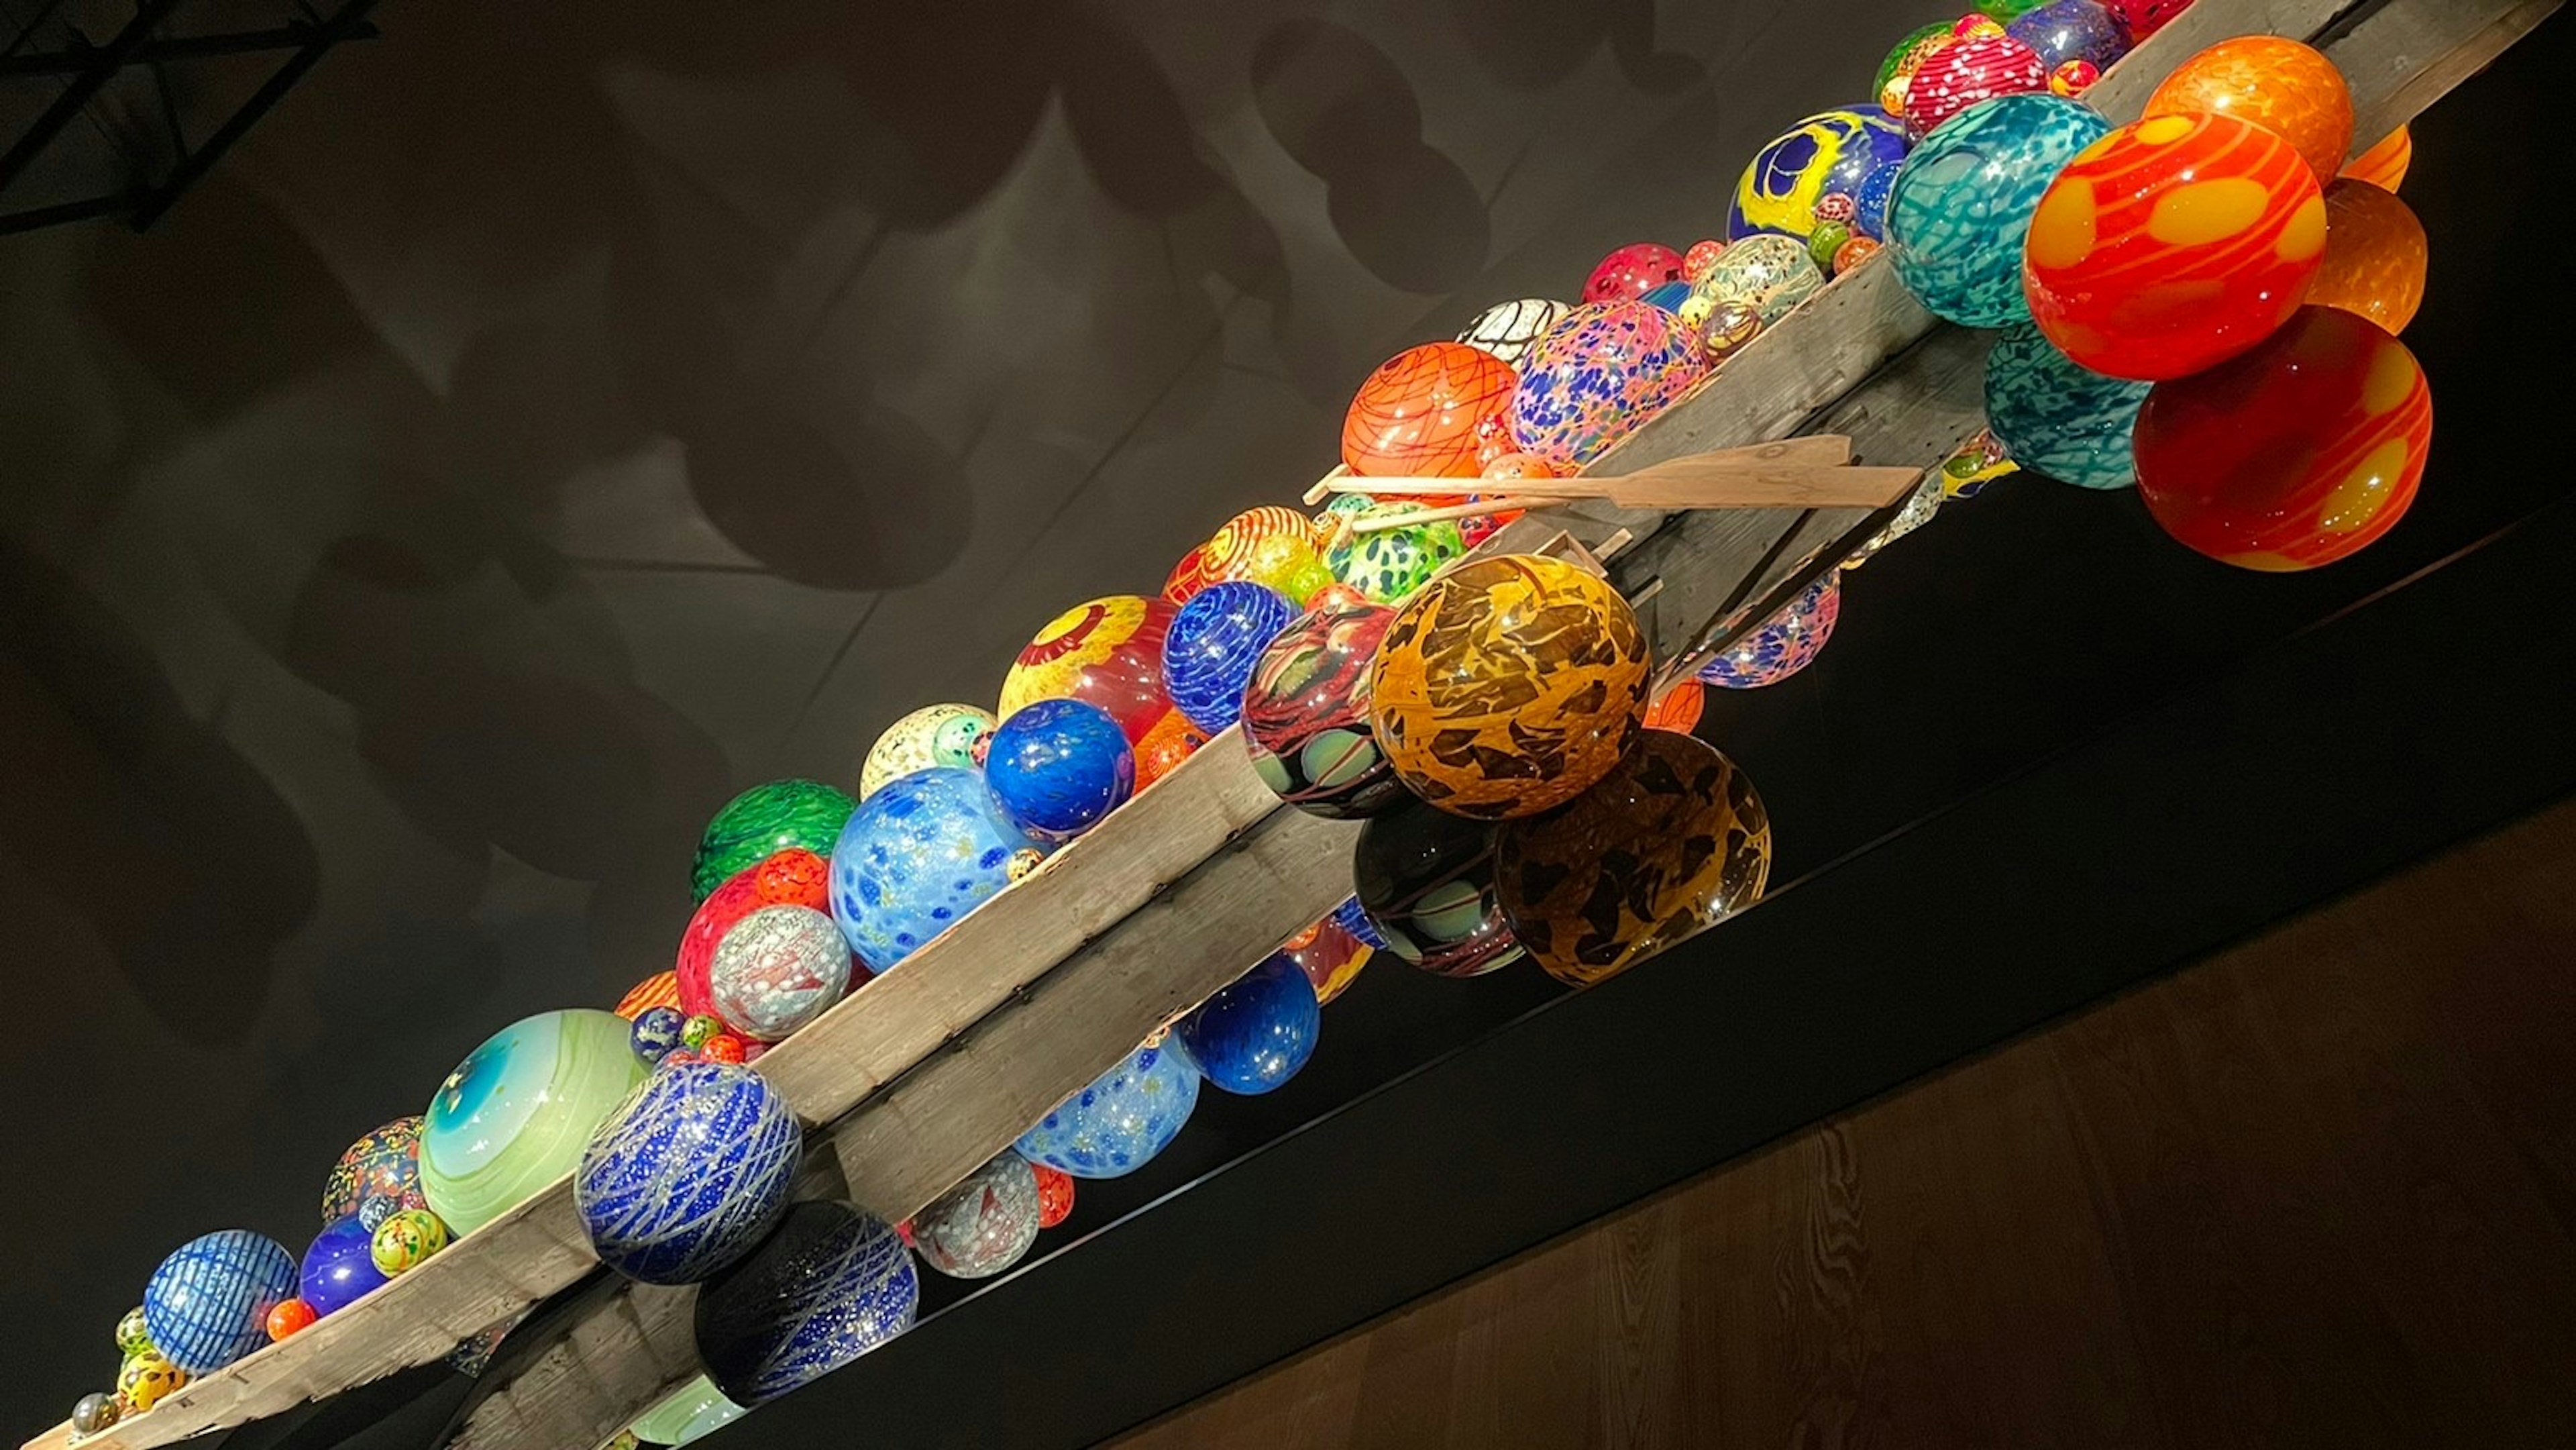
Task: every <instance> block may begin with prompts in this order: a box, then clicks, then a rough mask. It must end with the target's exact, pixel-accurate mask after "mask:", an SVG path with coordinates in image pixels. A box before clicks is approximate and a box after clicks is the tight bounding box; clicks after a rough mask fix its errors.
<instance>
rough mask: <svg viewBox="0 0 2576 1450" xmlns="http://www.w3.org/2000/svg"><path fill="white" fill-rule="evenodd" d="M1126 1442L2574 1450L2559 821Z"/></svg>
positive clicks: (2454, 859)
mask: <svg viewBox="0 0 2576 1450" xmlns="http://www.w3.org/2000/svg"><path fill="white" fill-rule="evenodd" d="M2356 784H2357V788H2358V785H2359V783H2356ZM1975 969H1976V968H1975V964H1974V963H1970V962H1963V963H1958V964H1956V965H1955V966H1954V967H1952V968H1951V970H1955V971H1959V972H1972V971H1974V970H1975ZM1531 1171H1532V1172H1543V1171H1544V1166H1543V1165H1536V1164H1534V1165H1532V1166H1531ZM1498 1191H1501V1189H1500V1186H1498ZM1316 1271H1317V1272H1319V1273H1329V1272H1331V1266H1330V1265H1329V1264H1319V1265H1317V1266H1316ZM1119 1444H1120V1447H1121V1450H1181V1447H1191V1450H1234V1447H1243V1450H1250V1447H1256V1446H1257V1447H1261V1450H1341V1447H1370V1450H1375V1447H1389V1450H1393V1447H1405V1450H1427V1447H1460V1450H1466V1447H1476V1450H1496V1447H1519V1446H1529V1447H1542V1446H1543V1447H1550V1450H1556V1447H1572V1446H1622V1447H1626V1446H1639V1447H1645V1446H1675V1447H1736V1446H1787V1447H1801V1450H1837V1447H1855V1446H1902V1447H1908V1450H1916V1447H1948V1446H1959V1447H1970V1446H1973V1447H1980V1450H1990V1447H2019V1446H2080V1447H2087V1450H2113V1447H2129V1446H2140V1447H2147V1446H2153V1447H2176V1450H2181V1447H2191V1450H2210V1447H2225V1446H2240V1445H2242V1446H2282V1445H2321V1446H2323V1445H2331V1446H2338V1447H2354V1446H2410V1447H2412V1446H2435V1445H2463V1446H2466V1445H2475V1446H2479V1447H2482V1450H2485V1447H2499V1446H2576V802H2570V803H2562V804H2561V805H2559V806H2557V807H2555V808H2553V809H2551V810H2549V811H2547V812H2544V813H2542V814H2541V815H2538V816H2535V817H2532V818H2531V819H2529V820H2526V821H2524V822H2522V823H2520V824H2519V825H2516V826H2514V827H2511V828H2509V829H2507V830H2504V831H2502V832H2500V833H2498V834H2496V835H2494V836H2491V837H2489V838H2487V839H2484V840H2482V841H2479V842H2476V843H2474V844H2471V845H2469V846H2465V847H2462V848H2460V849H2458V850H2455V851H2453V852H2451V853H2450V854H2448V855H2446V856H2443V857H2441V858H2438V859H2436V860H2433V861H2430V862H2427V863H2424V864H2423V865H2420V866H2418V867H2416V868H2413V869H2411V870H2410V871H2408V872H2406V873H2405V874H2403V875H2400V876H2398V877H2395V878H2392V879H2390V880H2388V881H2385V882H2383V883H2381V884H2379V885H2377V886H2375V887H2373V888H2370V889H2368V890H2366V891H2364V892H2361V893H2359V894H2356V895H2354V896H2352V897H2349V898H2346V899H2344V900H2342V901H2340V902H2336V903H2333V904H2330V905H2328V906H2326V907H2323V908H2321V909H2319V910H2317V911H2314V912H2312V913H2310V914H2308V915H2307V916H2304V917H2301V918H2299V919H2297V920H2295V921H2293V922H2290V923H2287V924H2285V925H2284V926H2283V927H2281V928H2279V929H2276V930H2274V931H2272V932H2270V933H2268V934H2266V935H2265V936H2263V937H2261V938H2259V939H2257V940H2254V941H2251V942H2248V943H2246V944H2244V945H2242V946H2240V947H2238V948H2236V949H2234V950H2232V951H2229V952H2227V953H2225V954H2223V955H2221V956H2218V957H2216V958H2213V959H2212V960H2210V961H2208V962H2205V963H2202V964H2200V965H2198V966H2196V967H2193V968H2191V969H2189V970H2187V971H2185V972H2183V973H2181V974H2180V975H2178V976H2175V977H2172V978H2169V979H2166V980H2164V981H2162V982H2159V983H2157V984H2155V985H2153V986H2151V987H2148V988H2146V989H2143V990H2141V991H2139V992H2137V993H2135V994H2133V995H2130V996H2128V997H2125V998H2122V999H2120V1000H2117V1001H2114V1002H2111V1003H2109V1004H2107V1005H2105V1006H2102V1007H2100V1008H2098V1009H2096V1010H2094V1011H2091V1012H2089V1013H2086V1014H2085V1015H2083V1016H2081V1017H2079V1018H2076V1019H2073V1020H2070V1021H2067V1022H2064V1023H2061V1024H2059V1025H2058V1026H2056V1027H2054V1028H2052V1029H2049V1030H2047V1031H2044V1032H2042V1033H2039V1034H2037V1035H2034V1036H2032V1037H2030V1038H2027V1039H2024V1040H2022V1041H2020V1042H2017V1043H2014V1044H2012V1045H2010V1046H2008V1047H2006V1048H2003V1049H2001V1050H1998V1051H1996V1052H1994V1053H1992V1054H1990V1055H1988V1056H1986V1057H1984V1058H1981V1059H1978V1060H1976V1061H1973V1062H1970V1063H1966V1064H1963V1065H1961V1066H1959V1067H1957V1068H1955V1069H1953V1070H1951V1071H1949V1072H1947V1073H1945V1074H1943V1075H1941V1076H1940V1077H1938V1078H1935V1079H1931V1080H1928V1081H1925V1082H1922V1083H1919V1084H1916V1085H1915V1086H1913V1087H1911V1088H1909V1089H1906V1090H1904V1091H1902V1092H1900V1093H1897V1094H1896V1095H1894V1096H1892V1097H1889V1098H1887V1099H1884V1100H1882V1101H1880V1102H1877V1103H1874V1104H1871V1105H1870V1106H1868V1107H1866V1108H1864V1109H1861V1110H1859V1111H1857V1112H1854V1113H1852V1114H1850V1115H1848V1116H1846V1117H1843V1118H1840V1119H1837V1120H1835V1121H1833V1122H1830V1123H1827V1124H1824V1125H1822V1126H1820V1127H1818V1128H1817V1129H1815V1130H1814V1131H1812V1132H1809V1133H1806V1134H1804V1135H1802V1136H1800V1137H1798V1138H1796V1139H1794V1140H1791V1141H1787V1142H1783V1143H1781V1144H1779V1145H1777V1146H1775V1147H1774V1148H1772V1149H1770V1150H1769V1151H1766V1152H1764V1153H1761V1154H1759V1155H1756V1156H1754V1157H1752V1158H1750V1159H1747V1160H1744V1161H1740V1162H1738V1163H1735V1164H1733V1165H1730V1166H1729V1167H1726V1168H1724V1169H1720V1170H1718V1171H1716V1172H1714V1173H1711V1174H1709V1175H1707V1176H1705V1177H1703V1178H1700V1179H1698V1180H1695V1181H1693V1182H1691V1183H1689V1184H1687V1185H1684V1186H1682V1187H1681V1188H1678V1189H1676V1190H1674V1191H1672V1192H1670V1193H1668V1194H1665V1195H1663V1196H1661V1197H1660V1198H1658V1199H1655V1200H1653V1201H1651V1202H1648V1203H1645V1204H1641V1205H1639V1206H1638V1207H1636V1208H1634V1209H1631V1210H1629V1211H1627V1212H1624V1213H1622V1214H1620V1215H1617V1216H1615V1217H1613V1218H1610V1219H1607V1220H1604V1221H1602V1222H1600V1223H1596V1224H1594V1225H1592V1226H1590V1227H1588V1228H1586V1229H1583V1230H1580V1231H1578V1232H1576V1233H1574V1234H1571V1235H1568V1236H1567V1237H1566V1238H1564V1239H1561V1240H1559V1241H1558V1242H1556V1243H1554V1244H1551V1245H1548V1246H1546V1247H1544V1248H1541V1249H1539V1250H1536V1251H1534V1252H1532V1253H1531V1254H1528V1255H1526V1256H1524V1257H1523V1258H1521V1259H1518V1260H1515V1261H1514V1262H1512V1263H1510V1264H1507V1265H1504V1266H1502V1267H1500V1268H1498V1269H1496V1270H1494V1271H1492V1272H1490V1273H1487V1274H1485V1275H1483V1276H1481V1277H1480V1278H1478V1279H1476V1280H1474V1281H1472V1282H1469V1283H1467V1284H1464V1285H1461V1286H1458V1287H1456V1288H1453V1289H1451V1290H1449V1291H1446V1292H1444V1293H1442V1294H1439V1295H1436V1296H1434V1297H1432V1298H1430V1299H1427V1300H1424V1301H1422V1302H1421V1303H1418V1304H1416V1305H1414V1306H1412V1307H1410V1308H1408V1309H1405V1310H1403V1311H1400V1312H1398V1313H1397V1314H1394V1315H1392V1316H1390V1317H1388V1318H1387V1319H1384V1320H1381V1321H1379V1322H1377V1323H1375V1324H1372V1325H1369V1326H1367V1327H1365V1328H1363V1329H1361V1330H1358V1331H1355V1332H1353V1333H1352V1334H1349V1335H1347V1336H1344V1337H1343V1338H1342V1339H1339V1340H1337V1341H1334V1342H1333V1343H1331V1344H1328V1345H1325V1346H1322V1347H1320V1348H1318V1349H1316V1350H1314V1351H1312V1352H1310V1353H1308V1354H1306V1355H1303V1356H1301V1357H1299V1358H1297V1359H1295V1360H1292V1361H1289V1362H1287V1363H1285V1364H1282V1365H1279V1366H1276V1367H1274V1368H1272V1369H1270V1370H1268V1371H1266V1372H1264V1373H1263V1374H1261V1375H1258V1376H1255V1377H1253V1378H1251V1379H1249V1380H1246V1381H1244V1382H1242V1383H1240V1384H1237V1385H1235V1386H1232V1387H1230V1388H1229V1389H1226V1390H1224V1391H1221V1392H1219V1393H1217V1394H1215V1395H1212V1396H1210V1397H1208V1398H1207V1399H1205V1400H1203V1401H1200V1402H1199V1403H1197V1404H1195V1405H1192V1406H1189V1407H1187V1408H1185V1409H1183V1410H1181V1411H1178V1412H1176V1413H1175V1414H1173V1415H1171V1416H1169V1417H1167V1418H1166V1419H1165V1420H1163V1421H1162V1422H1160V1423H1158V1424H1156V1425H1153V1426H1150V1427H1148V1428H1146V1429H1145V1430H1143V1431H1140V1432H1138V1433H1136V1434H1134V1435H1131V1436H1129V1437H1127V1438H1125V1439H1124V1440H1122V1441H1121V1442H1119Z"/></svg>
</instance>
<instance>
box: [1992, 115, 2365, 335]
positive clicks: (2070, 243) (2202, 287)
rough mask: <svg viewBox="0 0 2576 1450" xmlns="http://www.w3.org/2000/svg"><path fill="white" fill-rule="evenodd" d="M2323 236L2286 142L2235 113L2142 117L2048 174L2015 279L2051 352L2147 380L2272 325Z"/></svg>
mask: <svg viewBox="0 0 2576 1450" xmlns="http://www.w3.org/2000/svg"><path fill="white" fill-rule="evenodd" d="M2325 250H2326V204H2325V198H2324V196H2323V195H2322V194H2321V193H2320V192H2319V191H2318V189H2317V179H2316V176H2315V174H2314V173H2312V172H2310V171H2309V170H2308V166H2307V163H2306V162H2304V161H2302V160H2300V159H2299V153H2298V152H2297V151H2295V150H2293V149H2292V148H2291V146H2290V143H2289V142H2287V141H2284V140H2282V139H2281V138H2280V137H2279V136H2278V135H2276V134H2274V133H2273V132H2271V131H2267V130H2265V129H2264V128H2262V127H2261V126H2257V125H2255V124H2254V123H2253V122H2251V121H2240V120H2237V119H2236V118H2234V117H2232V116H2217V115H2199V116H2151V117H2149V118H2147V119H2146V120H2143V121H2139V122H2137V123H2135V124H2133V125H2128V126H2123V127H2121V128H2120V129H2119V130H2116V131H2114V132H2112V133H2111V134H2110V135H2108V136H2105V137H2103V138H2102V139H2101V140H2099V141H2096V142H2094V143H2093V144H2092V145H2091V146H2089V147H2087V148H2085V149H2084V151H2082V152H2081V153H2079V154H2078V155H2077V156H2076V158H2075V160H2074V161H2073V162H2072V163H2070V164H2069V165H2068V166H2067V168H2066V169H2065V170H2064V171H2062V172H2059V173H2058V176H2057V179H2056V180H2055V181H2053V182H2051V183H2049V187H2048V191H2047V192H2046V194H2044V195H2043V196H2041V197H2040V199H2039V210H2038V212H2037V214H2036V215H2035V216H2034V217H2033V218H2032V219H2031V224H2030V238H2029V243H2028V247H2027V250H2026V251H2025V252H2024V253H2023V257H2022V283H2023V290H2024V291H2025V292H2026V293H2028V295H2029V298H2030V312H2031V319H2032V320H2033V321H2034V322H2037V323H2038V324H2039V329H2040V331H2042V332H2044V333H2046V334H2047V335H2048V340H2049V341H2050V342H2052V343H2055V344H2056V345H2057V350H2058V351H2060V352H2062V353H2065V354H2066V355H2067V356H2068V357H2070V358H2073V359H2074V360H2075V361H2076V362H2078V363H2081V364H2082V365H2084V366H2085V367H2088V368H2091V369H2092V370H2093V371H2095V372H2097V373H2105V374H2108V375H2109V376H2112V377H2116V378H2136V379H2140V380H2144V381H2150V382H2152V381H2156V380H2160V379H2164V378H2178V377H2181V376H2183V375H2185V374H2187V373H2196V372H2199V371H2200V370H2201V369H2203V368H2206V367H2210V366H2213V365H2215V364H2217V363H2220V362H2224V361H2225V360H2227V359H2228V358H2231V357H2234V356H2235V355H2236V354H2238V353H2240V352H2243V351H2244V350H2245V349H2247V348H2249V347H2252V346H2253V345H2254V344H2256V343H2258V342H2260V341H2262V340H2263V339H2264V338H2266V337H2269V336H2271V334H2272V331H2273V329H2275V328H2277V327H2279V326H2280V325H2281V324H2282V323H2283V322H2284V321H2286V320H2288V318H2289V316H2290V314H2291V313H2293V312H2295V311H2297V310H2298V307H2299V304H2300V302H2301V301H2302V300H2304V299H2305V298H2306V296H2307V291H2308V283H2309V281H2310V280H2311V279H2312V278H2313V277H2315V275H2316V271H2317V266H2318V263H2319V262H2320V261H2322V260H2323V258H2324V256H2325Z"/></svg>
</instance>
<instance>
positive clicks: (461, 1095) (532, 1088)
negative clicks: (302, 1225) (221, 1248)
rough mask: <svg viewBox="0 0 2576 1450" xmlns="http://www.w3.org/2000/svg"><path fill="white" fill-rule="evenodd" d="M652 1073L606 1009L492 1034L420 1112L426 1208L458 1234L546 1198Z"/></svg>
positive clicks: (549, 1016) (539, 1019)
mask: <svg viewBox="0 0 2576 1450" xmlns="http://www.w3.org/2000/svg"><path fill="white" fill-rule="evenodd" d="M650 1071H651V1070H650V1069H649V1068H647V1067H645V1065H644V1063H643V1061H642V1060H641V1059H639V1058H638V1057H636V1055H635V1047H634V1043H633V1036H632V1032H631V1030H630V1028H629V1027H628V1025H627V1023H625V1022H624V1021H622V1020H621V1019H619V1018H618V1017H616V1016H615V1015H613V1014H611V1013H607V1012H597V1011H592V1010H589V1009H586V1008H575V1009H571V1010H568V1011H561V1012H540V1013H538V1014H537V1015H536V1016H534V1017H528V1018H524V1019H522V1020H520V1021H518V1022H515V1023H512V1024H511V1025H510V1026H508V1027H505V1028H503V1029H501V1030H500V1031H499V1032H496V1033H494V1034H493V1035H492V1036H491V1037H490V1038H488V1039H486V1040H485V1041H484V1043H483V1045H482V1046H480V1047H478V1048H476V1049H474V1052H473V1053H472V1055H470V1056H468V1057H467V1058H466V1059H465V1061H463V1062H462V1063H459V1064H458V1065H457V1068H456V1070H455V1071H454V1072H451V1073H449V1074H448V1075H447V1080H446V1081H445V1082H443V1083H441V1084H440V1085H439V1089H438V1095H437V1096H436V1097H434V1098H432V1099H431V1100H430V1105H429V1111H428V1112H427V1113H425V1114H423V1115H422V1116H423V1122H422V1127H421V1135H420V1170H421V1175H420V1176H421V1187H422V1189H423V1191H424V1192H425V1193H426V1194H427V1196H428V1199H429V1208H430V1211H431V1212H433V1213H436V1214H437V1215H438V1216H439V1217H440V1218H442V1219H444V1220H446V1221H447V1227H448V1230H449V1232H451V1233H454V1234H457V1235H460V1236H461V1235H465V1234H470V1233H472V1232H474V1231H475V1230H476V1229H478V1228H481V1227H482V1226H483V1225H485V1224H487V1223H490V1222H491V1221H492V1220H494V1219H496V1218H499V1217H500V1216H501V1215H502V1214H504V1213H506V1212H508V1211H509V1210H510V1209H512V1208H515V1207H517V1206H518V1205H519V1204H520V1203H521V1202H523V1201H524V1200H526V1199H528V1198H530V1197H532V1196H534V1195H535V1194H537V1193H539V1192H541V1191H542V1190H544V1189H545V1188H546V1187H547V1186H548V1185H550V1184H552V1183H553V1182H554V1181H555V1180H556V1179H558V1178H561V1177H562V1176H563V1175H564V1174H566V1173H568V1172H570V1171H571V1170H572V1168H573V1165H574V1164H576V1163H578V1162H580V1161H581V1150H582V1145H583V1144H585V1143H587V1142H589V1141H590V1131H591V1129H593V1128H595V1127H597V1126H599V1120H600V1119H602V1118H604V1117H607V1116H608V1114H609V1113H610V1112H611V1111H612V1110H613V1109H615V1108H616V1106H617V1105H618V1103H619V1102H621V1101H623V1100H624V1099H625V1097H626V1094H627V1093H628V1092H630V1091H631V1090H633V1088H634V1086H635V1085H636V1084H637V1083H639V1082H642V1081H643V1080H644V1078H645V1076H646V1075H647V1073H649V1072H650ZM304 1297H305V1298H307V1299H310V1298H312V1297H313V1296H312V1295H311V1294H307V1295H305V1296H304ZM314 1307H315V1308H316V1309H321V1308H323V1306H322V1305H320V1304H316V1305H314ZM325 1312H328V1311H327V1310H326V1311H325Z"/></svg>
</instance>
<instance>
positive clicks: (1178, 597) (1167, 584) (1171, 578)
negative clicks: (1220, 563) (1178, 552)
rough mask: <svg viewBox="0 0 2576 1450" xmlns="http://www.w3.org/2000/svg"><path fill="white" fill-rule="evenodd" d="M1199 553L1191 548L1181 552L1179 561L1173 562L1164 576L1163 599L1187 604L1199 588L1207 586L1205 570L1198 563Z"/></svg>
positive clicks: (1194, 596) (1195, 596)
mask: <svg viewBox="0 0 2576 1450" xmlns="http://www.w3.org/2000/svg"><path fill="white" fill-rule="evenodd" d="M1200 553H1201V551H1200V550H1199V549H1192V550H1190V551H1189V552H1188V553H1186V554H1183V555H1182V556H1181V562H1179V563H1177V564H1174V565H1173V566H1172V572H1171V573H1170V574H1168V575H1166V576H1164V579H1163V597H1164V598H1165V599H1168V600H1170V601H1172V602H1173V603H1174V604H1187V603H1189V602H1190V601H1191V600H1193V599H1196V598H1197V597H1198V594H1199V591H1200V590H1202V589H1205V588H1206V587H1208V577H1207V570H1206V568H1205V567H1204V566H1203V565H1202V564H1201V563H1200Z"/></svg>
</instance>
